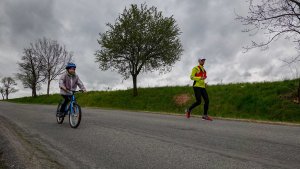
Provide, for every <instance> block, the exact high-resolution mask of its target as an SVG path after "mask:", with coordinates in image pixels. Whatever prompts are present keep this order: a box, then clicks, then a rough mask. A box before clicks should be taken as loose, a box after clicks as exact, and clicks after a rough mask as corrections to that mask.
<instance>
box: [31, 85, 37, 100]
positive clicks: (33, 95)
mask: <svg viewBox="0 0 300 169" xmlns="http://www.w3.org/2000/svg"><path fill="white" fill-rule="evenodd" d="M32 97H36V86H35V85H34V86H33V87H32Z"/></svg>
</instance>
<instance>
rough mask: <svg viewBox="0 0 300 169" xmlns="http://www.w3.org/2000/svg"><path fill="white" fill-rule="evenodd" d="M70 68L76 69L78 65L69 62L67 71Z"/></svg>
mask: <svg viewBox="0 0 300 169" xmlns="http://www.w3.org/2000/svg"><path fill="white" fill-rule="evenodd" d="M70 68H76V65H75V64H74V63H72V62H69V63H68V64H67V65H66V69H70Z"/></svg>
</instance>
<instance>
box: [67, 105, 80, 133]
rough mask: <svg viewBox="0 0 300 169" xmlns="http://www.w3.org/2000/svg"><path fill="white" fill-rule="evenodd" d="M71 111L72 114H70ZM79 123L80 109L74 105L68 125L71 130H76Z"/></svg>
mask: <svg viewBox="0 0 300 169" xmlns="http://www.w3.org/2000/svg"><path fill="white" fill-rule="evenodd" d="M71 111H72V112H71ZM80 121H81V107H80V106H79V105H78V104H76V103H74V104H73V109H72V110H70V114H69V123H70V126H71V127H72V128H77V127H78V126H79V124H80Z"/></svg>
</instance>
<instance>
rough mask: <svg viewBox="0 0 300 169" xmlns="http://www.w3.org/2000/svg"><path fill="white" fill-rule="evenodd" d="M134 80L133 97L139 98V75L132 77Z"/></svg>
mask: <svg viewBox="0 0 300 169" xmlns="http://www.w3.org/2000/svg"><path fill="white" fill-rule="evenodd" d="M132 80H133V96H137V95H138V91H137V85H136V81H137V75H132Z"/></svg>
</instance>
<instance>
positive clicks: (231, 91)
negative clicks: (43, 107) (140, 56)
mask: <svg viewBox="0 0 300 169" xmlns="http://www.w3.org/2000/svg"><path fill="white" fill-rule="evenodd" d="M297 82H298V81H296V80H288V81H281V82H263V83H238V84H226V85H212V86H208V88H207V91H208V94H209V97H210V107H209V115H211V116H214V117H228V118H242V119H254V120H267V121H281V122H295V123H300V105H299V104H296V103H295V102H294V101H293V100H294V99H295V97H296V89H297ZM138 92H139V96H137V97H133V96H132V90H131V89H130V90H119V91H91V92H88V93H84V94H77V101H78V103H79V104H80V105H81V106H82V107H101V108H113V109H126V110H142V111H153V112H168V113H178V114H183V113H184V109H185V108H187V107H188V106H189V105H191V104H192V103H193V102H194V101H195V99H194V96H193V89H192V87H190V86H176V87H156V88H139V89H138ZM60 100H61V96H60V95H59V94H54V95H51V96H38V97H37V98H31V97H25V98H18V99H11V100H10V101H12V102H19V103H38V104H57V103H58V102H59V101H60ZM202 112H203V103H202V104H201V106H200V107H198V108H196V109H194V110H193V112H192V115H201V114H202Z"/></svg>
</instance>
